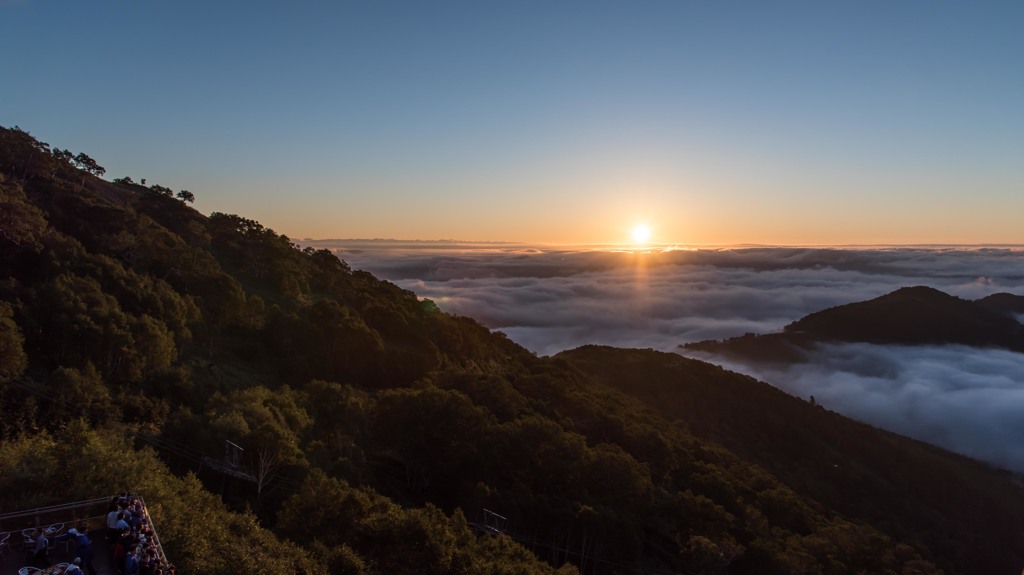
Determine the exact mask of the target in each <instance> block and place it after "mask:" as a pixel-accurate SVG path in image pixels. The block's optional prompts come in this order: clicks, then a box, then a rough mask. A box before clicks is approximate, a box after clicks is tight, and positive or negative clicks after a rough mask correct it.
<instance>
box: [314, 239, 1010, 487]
mask: <svg viewBox="0 0 1024 575" xmlns="http://www.w3.org/2000/svg"><path fill="white" fill-rule="evenodd" d="M317 244H319V245H317ZM314 245H315V247H329V248H332V249H335V251H336V252H337V253H338V255H339V256H340V257H341V258H342V259H344V260H346V261H347V262H349V264H350V265H352V267H353V268H356V269H365V270H367V271H370V272H372V273H374V274H375V275H377V276H378V277H382V278H384V279H388V280H390V281H392V282H394V283H396V284H398V285H400V286H402V287H404V288H406V289H409V290H412V291H414V292H415V293H416V294H417V295H419V296H420V297H425V298H430V299H431V300H433V301H434V302H436V303H437V304H438V305H439V306H440V307H441V309H443V310H444V311H447V312H449V313H453V314H458V315H465V316H469V317H472V318H474V319H477V320H478V321H480V322H481V323H483V324H484V325H486V326H487V327H489V328H491V329H495V330H500V331H502V332H504V333H505V334H507V335H508V336H509V337H510V338H512V339H513V340H515V341H517V342H518V343H520V344H522V345H523V346H525V347H526V348H528V349H530V350H532V351H534V352H536V353H538V354H540V355H549V354H554V353H557V352H559V351H562V350H565V349H571V348H574V347H577V346H580V345H583V344H587V343H597V344H607V345H614V346H619V347H638V348H652V349H658V350H664V351H675V352H680V353H686V354H687V355H690V356H691V357H696V358H698V359H703V360H706V361H710V362H712V363H716V364H720V365H723V366H725V367H727V368H729V369H732V370H734V371H739V372H742V373H747V374H750V375H753V376H754V377H757V378H758V379H761V380H763V381H767V382H768V383H771V384H772V385H775V386H776V387H779V388H781V389H783V390H785V391H787V392H789V393H792V394H793V395H797V396H800V397H804V398H807V397H809V396H811V395H813V396H815V399H816V400H817V401H818V402H819V403H821V404H823V405H824V406H825V407H827V408H829V409H832V410H835V411H838V412H840V413H844V414H846V415H848V416H850V417H854V418H856V419H859V420H861V421H865V422H868V423H871V424H873V425H877V426H879V427H883V428H886V429H890V430H892V431H895V432H898V433H901V434H904V435H908V436H910V437H914V438H918V439H922V440H925V441H928V442H931V443H934V444H936V445H940V446H942V447H945V448H947V449H951V450H954V451H957V452H960V453H964V454H967V455H970V456H973V457H976V458H979V459H982V460H985V461H989V462H991V463H994V464H996V465H999V466H1002V467H1006V468H1009V469H1013V470H1016V471H1021V472H1024V442H1022V441H1021V439H1022V438H1024V417H1021V416H1020V414H1022V413H1024V354H1019V353H1013V352H1007V351H1002V350H982V349H976V348H968V347H963V346H942V347H936V346H927V347H924V346H922V347H899V346H880V345H869V344H840V345H828V346H823V347H821V348H820V349H818V350H817V352H815V353H814V354H813V355H812V359H811V361H809V362H807V363H801V364H796V365H790V366H786V367H780V366H774V367H769V366H763V365H750V364H743V363H738V362H735V361H728V360H726V359H724V358H721V357H718V356H712V355H708V354H699V353H696V352H690V351H686V352H684V350H681V349H680V348H679V345H680V344H682V343H686V342H693V341H700V340H705V339H721V338H727V337H732V336H736V335H742V334H744V333H747V332H755V333H768V332H773V331H778V330H780V329H781V328H782V327H783V326H785V325H786V324H788V323H790V322H792V321H794V320H796V319H799V318H800V317H802V316H804V315H806V314H808V313H811V312H814V311H818V310H821V309H825V308H828V307H831V306H836V305H842V304H847V303H852V302H856V301H863V300H867V299H871V298H874V297H877V296H880V295H883V294H885V293H888V292H891V291H893V290H895V289H897V288H900V287H905V286H912V285H927V286H931V287H934V288H937V289H939V290H942V291H944V292H946V293H949V294H952V295H956V296H959V297H962V298H965V299H977V298H981V297H984V296H987V295H990V294H993V293H997V292H1010V293H1015V294H1024V250H1022V249H1020V248H1015V247H988V248H970V249H966V248H952V247H919V248H863V249H860V248H846V249H830V248H761V247H748V248H730V249H718V248H716V249H697V250H683V249H669V250H655V251H646V252H630V251H613V250H608V249H598V248H578V249H547V248H536V247H530V246H522V245H512V244H457V243H436V242H424V243H420V242H416V243H407V244H402V243H396V242H362V243H357V242H335V243H329V242H317V243H316V244H314Z"/></svg>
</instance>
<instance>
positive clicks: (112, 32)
mask: <svg viewBox="0 0 1024 575" xmlns="http://www.w3.org/2000/svg"><path fill="white" fill-rule="evenodd" d="M1022 29H1024V3H1020V2H1003V3H999V2H974V3H967V2H943V1H927V2H926V1H908V2H845V3H840V2H710V1H678V2H628V3H627V2H600V1H598V2H569V1H559V2H360V3H350V2H331V3H327V2H287V3H286V2H260V1H250V2H216V3H212V2H189V1H180V2H173V3H172V2H152V1H148V2H123V1H116V2H114V1H98V2H74V1H56V0H54V1H45V0H0V53H3V54H5V57H4V58H2V59H0V77H2V78H4V80H3V81H2V82H3V84H4V89H3V90H0V124H3V125H7V126H11V125H15V124H16V125H20V126H21V127H22V128H25V129H27V130H29V131H30V132H32V133H33V135H35V136H37V137H39V138H41V139H43V140H45V141H48V142H50V143H51V144H53V145H56V146H60V147H66V148H71V149H72V150H73V151H76V152H77V151H85V152H87V153H89V154H90V155H92V156H93V157H94V158H96V159H97V160H98V161H99V162H100V164H102V165H103V166H105V167H106V168H107V170H108V177H116V176H122V175H130V176H132V177H133V178H135V179H136V180H138V179H139V178H142V177H145V178H147V179H148V181H149V182H151V183H160V184H162V185H166V186H169V187H171V188H174V189H175V190H177V189H189V190H191V191H193V192H194V193H195V194H196V196H197V197H198V201H197V203H196V207H197V208H198V209H200V210H202V211H204V212H210V211H214V210H217V211H228V212H233V213H239V214H243V215H246V216H247V217H253V218H255V219H258V220H260V221H261V222H263V223H264V224H266V225H268V226H270V227H273V228H274V229H276V230H277V231H279V232H283V233H287V234H289V235H291V236H293V237H296V238H302V237H315V238H354V237H391V238H407V239H413V238H418V239H437V238H458V239H466V240H510V241H526V242H549V243H595V242H617V241H626V240H628V237H629V230H630V229H631V228H632V227H633V226H634V225H635V224H637V223H640V222H645V223H647V224H648V225H649V226H650V227H651V228H652V230H653V234H654V236H653V237H654V241H658V242H665V243H686V244H707V243H740V242H749V243H767V244H807V243H814V244H831V243H838V244H850V243H1024V237H1022V235H1021V232H1020V231H1019V229H1020V225H1019V214H1020V213H1024V161H1022V159H1024V106H1022V104H1024V71H1022V70H1024V68H1022V67H1021V63H1020V62H1021V59H1022V57H1024V34H1021V33H1020V31H1021V30H1022Z"/></svg>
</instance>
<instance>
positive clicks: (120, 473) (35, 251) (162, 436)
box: [0, 128, 1024, 575]
mask: <svg viewBox="0 0 1024 575" xmlns="http://www.w3.org/2000/svg"><path fill="white" fill-rule="evenodd" d="M102 175H104V171H103V168H102V167H101V166H99V164H98V163H97V162H96V161H95V160H93V159H92V158H89V157H88V156H87V155H85V154H82V153H78V154H74V153H72V152H70V151H67V150H60V149H58V148H56V147H51V146H49V145H47V144H44V143H42V142H40V141H38V140H36V139H35V138H33V137H32V136H30V135H29V134H28V133H27V132H24V131H22V130H20V129H6V128H4V129H0V327H2V330H0V409H2V412H3V417H2V420H0V421H2V422H0V439H2V444H0V509H2V510H12V509H19V508H24V507H27V506H33V505H43V504H49V503H54V502H60V501H66V500H69V499H75V498H84V497H95V496H99V495H106V494H109V493H111V492H115V491H120V490H121V489H134V490H138V491H139V492H142V493H143V494H144V495H145V497H146V500H147V502H148V504H149V506H150V512H151V514H152V515H153V517H154V520H155V521H156V522H157V525H158V526H159V529H160V534H161V538H162V539H163V540H164V544H165V548H166V551H167V553H168V554H169V555H171V556H172V558H173V559H174V561H175V562H176V563H177V564H178V565H179V568H180V569H181V570H182V572H193V573H214V574H216V573H225V574H226V573H234V572H239V571H251V572H261V573H359V574H378V573H379V574H391V573H399V574H401V573H409V574H412V573H466V574H469V573H481V574H484V573H487V574H490V573H508V574H513V573H516V574H519V573H554V572H559V573H563V574H568V573H574V572H581V573H586V574H590V573H594V574H612V573H622V574H627V573H665V574H670V573H671V574H675V573H709V574H710V573H737V574H741V573H742V574H746V573H750V574H753V573H759V574H764V573H767V574H771V573H779V574H782V573H828V574H844V573H851V574H853V573H894V574H895V573H900V574H907V575H909V574H916V573H920V574H925V573H939V572H946V573H993V574H994V573H1003V572H1014V571H1015V570H1017V569H1019V568H1020V566H1021V564H1024V539H1022V538H1021V536H1020V535H1021V533H1020V526H1021V525H1024V522H1022V520H1024V513H1022V512H1021V509H1022V494H1021V492H1020V489H1019V488H1018V487H1017V486H1016V485H1015V484H1014V483H1012V481H1011V478H1010V477H1009V476H1008V475H1006V474H1004V473H1001V472H998V471H995V470H991V469H987V468H984V467H982V466H980V465H978V464H976V463H974V462H971V461H967V460H964V459H962V458H959V457H956V456H953V455H951V454H948V453H945V452H941V451H939V450H937V449H934V448H929V447H927V446H922V445H921V444H918V443H915V442H912V441H910V440H907V439H904V438H901V437H898V436H893V435H891V434H884V433H881V432H878V431H877V430H873V429H870V428H867V427H866V426H862V425H859V424H856V423H854V422H850V421H849V420H846V419H845V418H842V417H840V416H838V415H835V414H832V413H830V412H827V411H824V410H822V409H820V408H818V407H815V406H812V405H810V404H807V403H805V402H803V401H801V400H798V399H795V398H792V397H790V396H786V395H785V394H783V393H781V392H778V391H777V390H774V389H773V388H770V387H768V386H766V385H764V384H761V383H759V382H756V381H753V380H750V379H748V378H743V377H740V376H735V375H734V374H726V373H724V372H722V371H721V370H718V369H717V368H713V367H712V366H709V365H707V364H702V363H700V362H692V361H688V360H683V361H682V362H681V363H680V362H676V360H675V359H672V358H675V356H668V358H666V357H665V356H662V355H659V354H648V353H646V352H635V351H634V352H630V351H618V350H608V349H598V348H583V349H581V350H578V351H577V352H572V353H569V354H566V355H564V356H562V357H555V358H541V357H536V356H534V355H533V354H531V353H529V352H528V351H526V350H525V349H523V348H521V347H520V346H518V345H516V344H514V343H513V342H511V341H509V340H508V339H507V338H506V337H504V335H502V334H500V333H492V332H489V331H488V330H487V329H485V328H484V327H482V326H481V325H479V324H478V323H476V322H474V321H473V320H472V319H468V318H461V317H453V316H450V315H447V314H445V313H443V312H441V311H439V310H438V308H437V307H436V306H434V305H433V304H432V303H431V302H429V301H420V300H418V299H417V298H416V296H415V295H414V294H413V293H411V292H408V291H405V290H402V289H400V288H398V287H397V286H395V285H393V284H390V283H388V282H384V281H380V280H378V279H376V278H374V277H373V276H371V275H370V274H367V273H365V272H360V271H354V270H351V269H350V268H349V267H348V266H347V265H346V264H345V263H344V262H342V261H340V260H339V259H338V258H336V257H335V256H334V255H333V254H332V253H330V252H328V251H324V250H320V251H317V250H313V249H309V248H306V249H302V248H300V247H299V246H297V245H296V244H295V243H293V242H292V241H291V240H290V239H289V238H287V237H285V236H283V235H281V234H278V233H276V232H275V231H274V230H272V229H270V228H268V227H266V226H264V225H263V224H261V223H259V222H255V221H252V220H249V219H247V218H245V217H242V216H237V215H231V214H221V213H214V214H210V215H209V216H206V215H203V214H200V213H199V212H197V211H195V210H194V209H192V208H191V207H190V206H189V202H190V200H192V199H193V198H194V196H193V194H192V193H191V192H187V191H185V190H182V191H179V192H178V193H175V192H174V191H173V190H171V189H170V188H167V187H165V186H163V185H148V186H147V185H144V180H141V179H140V183H135V182H134V181H133V180H132V179H131V178H127V177H121V178H117V179H116V180H115V181H113V182H108V181H106V180H103V179H101V178H100V177H99V176H102ZM199 193H200V194H201V193H202V192H199ZM678 359H680V360H681V358H678ZM755 398H756V400H755ZM227 442H230V443H227ZM230 445H237V446H239V448H240V449H234V448H231V447H227V448H226V446H230ZM839 465H842V466H843V468H842V470H839V469H838V466H839ZM985 494H990V495H985ZM951 502H952V503H951ZM485 510H489V511H490V512H491V513H488V512H487V511H485ZM971 510H973V511H974V514H973V515H972V514H971ZM981 518H984V519H985V521H984V522H982V521H979V519H981ZM479 523H487V524H488V527H489V528H483V527H481V526H480V525H477V524H479ZM929 525H934V526H935V529H933V530H932V529H929V527H928V526H929ZM960 537H963V540H958V538H960Z"/></svg>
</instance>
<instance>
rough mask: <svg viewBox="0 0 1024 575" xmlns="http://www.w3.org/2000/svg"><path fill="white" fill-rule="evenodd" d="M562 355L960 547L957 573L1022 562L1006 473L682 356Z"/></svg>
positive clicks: (1019, 514) (851, 513) (842, 498)
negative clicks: (963, 570)
mask: <svg viewBox="0 0 1024 575" xmlns="http://www.w3.org/2000/svg"><path fill="white" fill-rule="evenodd" d="M557 357H558V358H561V359H565V360H566V361H568V362H570V363H571V364H572V365H574V366H576V367H578V368H580V369H582V370H583V371H585V372H586V373H588V374H590V375H591V376H592V377H594V378H595V379H597V380H598V381H600V382H601V383H603V384H605V385H607V386H609V387H611V388H613V389H616V390H618V391H621V392H623V393H626V394H629V395H631V396H633V397H636V398H638V399H640V400H641V401H643V402H644V403H645V404H646V405H647V406H649V407H650V408H651V409H654V410H656V411H657V412H658V413H659V414H660V415H661V416H663V417H665V418H668V419H670V420H680V421H684V422H686V424H687V426H688V427H689V429H690V430H691V431H693V433H694V434H695V435H697V436H698V437H702V438H705V439H707V440H711V441H714V442H717V443H721V444H722V445H724V446H725V447H727V448H728V449H730V450H732V451H734V452H735V453H737V454H739V455H741V456H742V457H744V458H745V459H748V460H750V461H754V462H756V463H758V464H759V465H761V466H763V467H764V468H765V469H768V470H770V471H771V472H772V473H774V474H776V475H777V476H778V477H780V478H781V479H782V480H783V481H784V482H785V483H786V484H787V485H789V486H790V487H792V488H793V489H794V490H795V491H796V492H798V493H802V494H805V495H807V496H808V497H811V498H812V499H813V500H815V501H816V502H818V503H819V504H821V505H824V506H826V507H827V508H830V509H834V510H835V511H837V512H839V513H841V514H843V515H844V516H846V517H848V518H850V519H855V520H858V521H866V522H869V523H871V524H873V525H877V526H879V527H880V528H881V529H882V530H883V531H885V532H887V533H888V534H890V535H891V536H893V537H895V538H898V539H902V540H911V541H921V542H925V543H926V545H927V546H928V547H930V548H933V549H937V548H942V549H948V550H950V551H953V553H952V555H953V556H954V557H955V559H952V560H954V561H956V562H957V563H959V564H960V567H959V569H965V570H967V571H975V570H976V571H977V572H979V573H980V572H996V571H998V570H1000V569H1004V570H1012V569H1014V568H1015V566H1016V565H1018V564H1020V563H1022V562H1024V540H1022V538H1021V529H1020V525H1022V524H1024V523H1022V522H1024V493H1022V490H1021V489H1020V487H1019V486H1018V485H1016V484H1014V483H1013V482H1011V481H1010V479H1011V477H1010V474H1009V473H1008V472H1004V471H1001V470H996V469H993V468H991V467H989V466H987V465H984V464H981V463H978V462H974V461H971V460H968V459H966V458H964V457H961V456H958V455H954V454H951V453H949V452H946V451H943V450H941V449H938V448H935V447H932V446H930V445H927V444H924V443H921V442H917V441H914V440H911V439H908V438H905V437H902V436H898V435H895V434H892V433H889V432H886V431H882V430H879V429H877V428H873V427H870V426H868V425H865V424H862V423H859V422H856V421H853V420H850V419H848V418H846V417H843V416H841V415H838V414H836V413H833V412H830V411H826V410H824V409H822V408H820V407H816V406H813V405H811V404H809V403H807V402H805V401H803V400H801V399H799V398H795V397H792V396H790V395H788V394H786V393H784V392H782V391H780V390H778V389H776V388H774V387H772V386H770V385H768V384H766V383H762V382H759V381H756V380H754V379H752V378H750V377H747V376H743V375H740V374H736V373H733V372H729V371H726V370H723V369H721V368H719V367H716V366H712V365H710V364H707V363H704V362H700V361H696V360H691V359H687V358H684V357H681V356H678V355H675V354H666V353H661V352H654V351H643V350H622V349H615V348H607V347H597V346H586V347H582V348H579V349H575V350H571V351H567V352H563V353H561V354H559V355H558V356H557Z"/></svg>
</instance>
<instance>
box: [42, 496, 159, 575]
mask: <svg viewBox="0 0 1024 575" xmlns="http://www.w3.org/2000/svg"><path fill="white" fill-rule="evenodd" d="M106 527H107V531H106V537H107V542H108V544H109V549H110V555H109V560H110V564H111V566H113V567H115V568H116V569H117V573H118V574H119V575H174V573H175V568H174V565H173V564H171V563H170V562H168V561H167V559H166V557H164V554H163V551H162V550H161V549H160V546H159V543H158V542H157V540H156V537H155V535H154V533H153V526H152V524H151V523H150V520H149V514H148V513H147V512H146V506H145V505H144V504H143V503H142V500H141V499H139V498H137V497H132V496H130V495H128V494H127V493H122V494H121V495H117V496H115V497H114V498H112V499H111V500H110V505H109V508H108V512H107V516H106ZM62 529H63V524H54V525H50V526H47V527H39V528H35V529H31V530H26V531H27V532H30V533H26V542H25V543H26V547H27V549H28V550H29V554H30V556H31V557H32V563H33V565H34V566H35V567H37V568H40V569H47V570H49V569H51V568H52V566H51V565H50V557H49V549H50V545H51V539H52V542H53V543H57V542H72V543H74V545H75V554H74V557H75V559H74V561H72V562H70V563H59V564H58V566H60V567H61V568H62V569H63V568H64V566H65V565H66V566H67V567H66V569H63V575H85V572H88V575H96V569H95V567H93V559H94V552H93V546H92V539H91V538H90V537H89V535H88V533H87V532H86V530H84V528H83V530H79V529H78V528H75V527H72V528H70V529H68V530H67V532H66V533H61V534H58V533H59V531H60V530H62Z"/></svg>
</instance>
